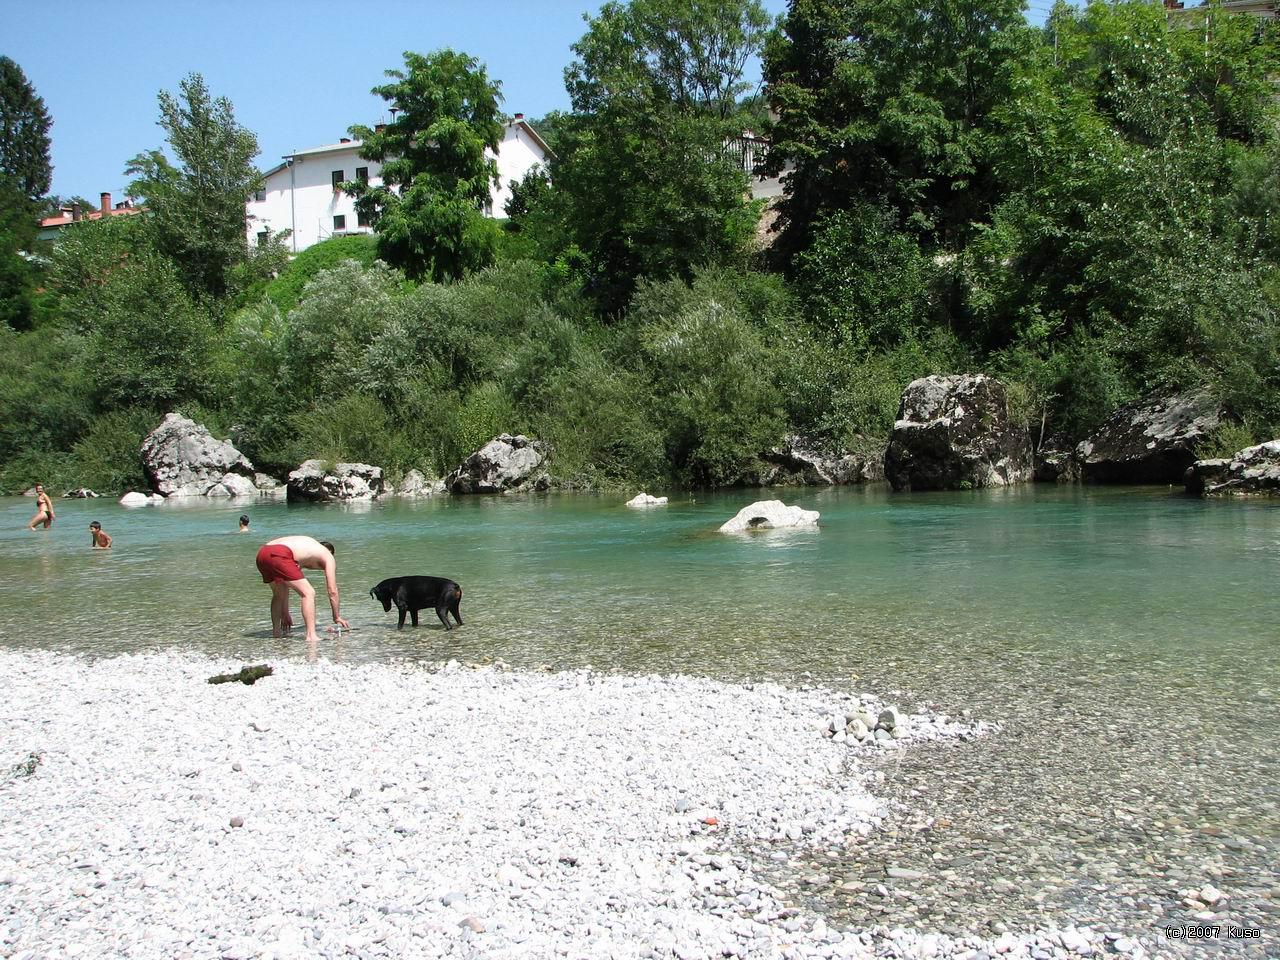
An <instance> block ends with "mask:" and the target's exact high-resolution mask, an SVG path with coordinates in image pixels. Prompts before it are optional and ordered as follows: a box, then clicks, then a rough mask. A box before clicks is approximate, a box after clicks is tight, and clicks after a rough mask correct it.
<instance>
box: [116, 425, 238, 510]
mask: <svg viewBox="0 0 1280 960" xmlns="http://www.w3.org/2000/svg"><path fill="white" fill-rule="evenodd" d="M139 452H140V454H141V457H142V468H143V470H144V471H145V473H146V475H147V480H148V481H150V483H151V487H152V489H153V490H155V492H156V493H158V494H160V495H162V496H165V497H202V496H214V497H242V496H255V495H256V494H257V492H258V491H257V487H256V486H254V483H253V476H254V470H253V464H252V463H250V462H249V460H248V459H247V458H246V457H245V456H244V454H242V453H241V452H240V451H239V450H237V449H236V448H235V447H233V446H232V445H231V444H230V443H229V442H227V441H225V440H217V439H215V438H214V436H213V435H212V434H211V433H209V431H208V430H207V429H205V427H204V426H202V425H201V424H198V423H196V422H195V421H194V420H189V419H187V418H186V417H183V416H180V415H179V414H176V413H170V414H167V415H166V416H165V418H164V420H162V421H161V422H160V426H158V427H156V428H155V429H154V430H152V431H151V433H149V434H147V437H146V439H145V440H143V441H142V448H141V450H140V451H139Z"/></svg>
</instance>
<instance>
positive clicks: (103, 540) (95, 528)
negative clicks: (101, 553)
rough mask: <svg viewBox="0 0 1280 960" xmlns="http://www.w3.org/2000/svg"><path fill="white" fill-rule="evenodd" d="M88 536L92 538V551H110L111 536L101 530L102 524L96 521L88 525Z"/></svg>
mask: <svg viewBox="0 0 1280 960" xmlns="http://www.w3.org/2000/svg"><path fill="white" fill-rule="evenodd" d="M89 536H90V537H92V538H93V549H95V550H110V549H111V534H109V533H107V532H106V531H105V530H103V529H102V524H100V523H99V522H98V521H97V520H95V521H93V523H91V524H89Z"/></svg>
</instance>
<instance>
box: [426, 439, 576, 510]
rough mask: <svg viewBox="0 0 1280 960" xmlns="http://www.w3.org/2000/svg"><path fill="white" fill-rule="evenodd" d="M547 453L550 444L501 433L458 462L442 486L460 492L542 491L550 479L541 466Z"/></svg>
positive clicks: (548, 484)
mask: <svg viewBox="0 0 1280 960" xmlns="http://www.w3.org/2000/svg"><path fill="white" fill-rule="evenodd" d="M550 454H551V448H550V446H549V445H548V444H546V443H543V442H542V441H541V440H530V439H529V438H528V437H526V436H524V435H523V434H517V435H515V436H512V435H511V434H509V433H504V434H501V435H500V436H497V437H494V438H493V439H492V440H490V441H489V442H488V443H486V444H485V445H484V446H483V447H481V448H480V449H479V450H477V451H476V452H475V453H473V454H471V455H470V456H469V457H467V459H465V460H463V461H462V463H460V464H458V466H457V468H456V469H455V470H454V471H453V472H452V473H450V474H449V475H448V476H447V477H445V479H444V485H445V487H446V489H447V490H448V491H449V492H450V493H452V494H462V495H465V494H472V493H513V492H517V491H522V490H546V489H547V488H548V487H549V486H550V479H549V478H548V476H547V474H546V471H545V469H544V467H545V465H546V462H547V458H548V457H549V456H550Z"/></svg>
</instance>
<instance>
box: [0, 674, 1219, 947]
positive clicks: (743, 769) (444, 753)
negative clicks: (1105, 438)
mask: <svg viewBox="0 0 1280 960" xmlns="http://www.w3.org/2000/svg"><path fill="white" fill-rule="evenodd" d="M235 666H236V665H231V664H226V663H220V662H215V661H210V660H208V659H205V658H203V657H198V656H194V655H183V654H151V655H135V656H124V657H119V658H115V659H106V660H98V661H93V662H90V661H85V660H80V659H76V658H72V657H67V656H63V655H58V654H53V653H45V652H30V651H27V652H23V653H16V652H0V685H2V686H3V689H4V690H5V691H6V697H5V701H4V704H3V707H0V717H2V719H3V722H2V723H0V769H7V770H10V771H12V772H11V773H10V774H9V775H8V776H7V777H0V821H2V822H3V823H4V824H5V825H6V828H5V830H4V831H2V832H0V957H5V958H18V957H22V958H26V957H32V958H34V957H47V956H77V955H82V956H93V957H97V956H113V957H127V958H170V957H178V956H184V957H186V956H190V957H246V958H247V957H259V956H270V957H281V958H283V957H346V956H361V957H365V956H370V957H372V956H392V957H395V956H415V957H460V958H462V957H465V958H471V957H495V958H496V957H508V958H543V957H555V956H574V957H616V958H633V957H635V958H638V957H662V958H669V957H682V958H698V960H704V958H712V957H740V958H744V960H749V958H777V957H788V958H797V960H803V958H819V957H821V958H869V957H873V956H880V957H901V958H924V957H931V958H932V957H949V956H953V957H971V958H975V960H976V958H977V957H980V956H995V955H1001V956H1008V957H1032V956H1040V955H1044V954H1045V951H1048V955H1049V956H1052V957H1054V958H1060V957H1068V956H1087V955H1091V954H1100V953H1103V952H1105V951H1106V950H1107V946H1106V941H1105V940H1104V939H1103V934H1102V932H1100V931H1094V930H1089V929H1083V930H1075V929H1068V930H1065V931H1061V932H1058V931H1055V930H1052V929H1043V930H1027V931H1008V932H1002V933H1000V934H999V936H998V938H996V939H983V938H981V937H975V936H967V935H962V934H961V932H960V931H958V930H957V931H955V934H954V935H951V934H948V933H946V932H945V931H942V932H934V931H929V932H925V931H920V930H916V929H912V928H911V926H910V925H900V924H894V925H890V924H888V923H886V924H880V925H874V924H869V925H866V926H863V927H860V928H853V927H846V928H840V927H837V926H836V925H833V924H831V923H830V921H829V919H827V918H824V917H823V916H820V915H817V914H815V913H814V912H813V911H811V910H808V909H805V908H802V907H797V906H796V905H795V904H794V903H793V902H792V901H790V900H788V899H787V896H786V895H785V894H784V893H783V892H782V890H781V889H780V888H779V887H778V886H777V885H775V884H773V883H772V882H770V881H769V880H767V879H766V878H765V876H764V875H763V874H762V872H761V867H762V865H766V864H767V865H768V867H769V869H770V870H777V869H787V868H789V860H788V854H787V853H786V852H784V849H783V848H780V847H775V846H772V845H775V844H782V845H784V847H785V849H788V850H789V849H797V848H798V849H800V850H803V851H806V852H807V853H806V857H812V856H817V855H820V854H822V853H823V852H824V851H825V852H828V853H836V852H839V851H840V850H842V849H843V848H844V845H845V844H847V843H848V842H849V841H850V838H857V837H862V836H866V835H867V834H869V833H871V832H873V831H876V830H877V829H880V828H881V825H882V824H883V823H884V822H885V819H886V817H887V816H888V809H887V807H886V804H885V802H884V801H883V800H882V799H880V798H879V797H878V795H877V789H878V786H879V785H880V784H881V783H882V782H883V779H884V775H883V773H882V772H881V771H879V770H877V769H874V767H873V765H872V764H870V763H869V762H868V761H869V760H870V759H871V758H874V757H878V756H879V755H881V754H882V753H883V752H884V751H886V750H889V751H901V750H909V749H911V748H912V747H913V746H915V745H916V744H920V743H925V742H928V743H934V744H943V743H952V744H956V743H957V742H958V741H962V740H968V739H972V738H973V737H976V736H979V735H980V734H982V733H984V732H986V733H992V732H994V728H991V727H989V726H986V725H983V724H978V723H973V722H969V721H956V720H952V719H949V718H947V717H945V716H942V715H935V714H928V713H918V714H911V715H908V714H906V713H904V712H900V711H898V710H896V708H890V707H886V706H885V705H884V704H882V703H880V702H879V701H877V700H876V699H875V698H874V697H871V696H869V695H867V694H858V695H855V694H853V693H848V694H841V693H836V692H833V691H831V690H828V689H803V690H800V689H795V688H790V687H785V686H781V685H777V684H769V683H750V684H730V683H722V682H717V681H712V680H706V679H698V678H691V677H679V676H677V677H660V676H623V675H614V674H600V673H595V672H591V671H586V670H579V671H572V672H562V673H544V672H528V673H526V672H519V671H515V672H513V671H511V670H510V669H509V668H508V669H503V668H501V667H484V668H479V669H474V668H466V667H464V666H463V665H461V664H458V663H456V662H451V663H449V664H446V665H442V666H439V667H437V668H425V667H423V666H421V665H404V664H395V665H365V666H345V665H336V664H332V663H327V662H324V661H322V662H320V663H317V664H302V663H293V662H285V663H282V664H280V665H279V666H277V667H276V672H275V674H274V675H273V676H271V677H269V678H266V679H265V680H263V681H260V682H259V683H257V684H254V685H252V686H242V685H234V684H232V685H221V686H210V685H208V684H207V683H205V678H207V677H208V676H209V675H211V674H213V673H218V672H225V671H227V670H228V669H232V670H233V669H234V668H235ZM886 714H888V715H889V716H888V719H887V720H886V719H885V718H886ZM868 721H870V723H868ZM886 723H890V724H891V727H892V729H891V730H890V729H888V728H887V727H886V726H885V724H886ZM859 725H861V727H863V728H865V731H866V733H865V735H864V736H862V737H861V739H859V736H858V727H859ZM850 727H852V728H853V730H852V735H850ZM895 732H896V733H898V737H897V739H893V737H892V733H895ZM836 733H841V734H843V735H844V738H843V742H836V739H835V734H836ZM875 733H879V734H886V735H889V739H886V740H881V741H876V740H875V738H874V734H875ZM822 734H826V736H823V735H822ZM32 758H39V759H38V761H37V760H33V759H32ZM775 856H779V859H775ZM791 869H799V870H801V871H802V873H801V874H800V875H799V877H797V879H796V882H797V883H799V882H801V878H807V879H808V881H809V883H808V886H810V887H812V888H816V889H835V888H836V886H837V885H839V889H841V890H844V891H847V893H849V894H851V895H854V896H860V897H861V896H868V897H871V898H873V899H875V900H876V901H877V902H878V903H881V904H884V905H885V906H884V907H883V908H882V909H884V910H888V909H889V906H888V905H890V904H893V905H894V909H897V908H898V904H899V903H900V902H902V903H912V902H913V901H912V900H911V899H910V898H911V897H912V896H914V895H912V894H911V893H910V887H911V884H912V883H914V882H916V881H917V879H918V878H920V877H923V876H925V873H924V872H923V871H919V870H915V869H913V868H905V867H904V868H900V869H898V868H895V870H893V871H889V873H888V876H887V877H886V882H885V883H877V884H876V885H875V887H874V888H872V889H869V888H866V887H865V886H863V885H861V884H860V883H856V882H855V883H850V882H848V878H846V877H840V876H838V875H835V874H833V873H832V872H831V871H821V870H811V869H808V868H805V867H800V866H797V867H794V868H791ZM1200 893H1201V894H1203V893H1204V890H1201V891H1200ZM907 915H909V914H904V913H901V912H899V913H897V914H895V915H894V916H895V918H896V919H900V918H901V917H902V916H907ZM886 919H888V918H886ZM1118 942H1119V941H1115V943H1118ZM1113 949H1118V947H1114V946H1113ZM1037 951H1039V953H1037ZM1130 955H1131V956H1134V957H1142V956H1144V953H1143V947H1142V946H1141V944H1140V943H1136V942H1134V943H1133V952H1132V953H1131V954H1130Z"/></svg>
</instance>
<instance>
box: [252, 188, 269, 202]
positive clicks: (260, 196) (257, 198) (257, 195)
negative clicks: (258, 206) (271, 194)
mask: <svg viewBox="0 0 1280 960" xmlns="http://www.w3.org/2000/svg"><path fill="white" fill-rule="evenodd" d="M266 199H267V191H266V190H255V191H254V194H253V201H254V203H262V202H263V201H264V200H266Z"/></svg>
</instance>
